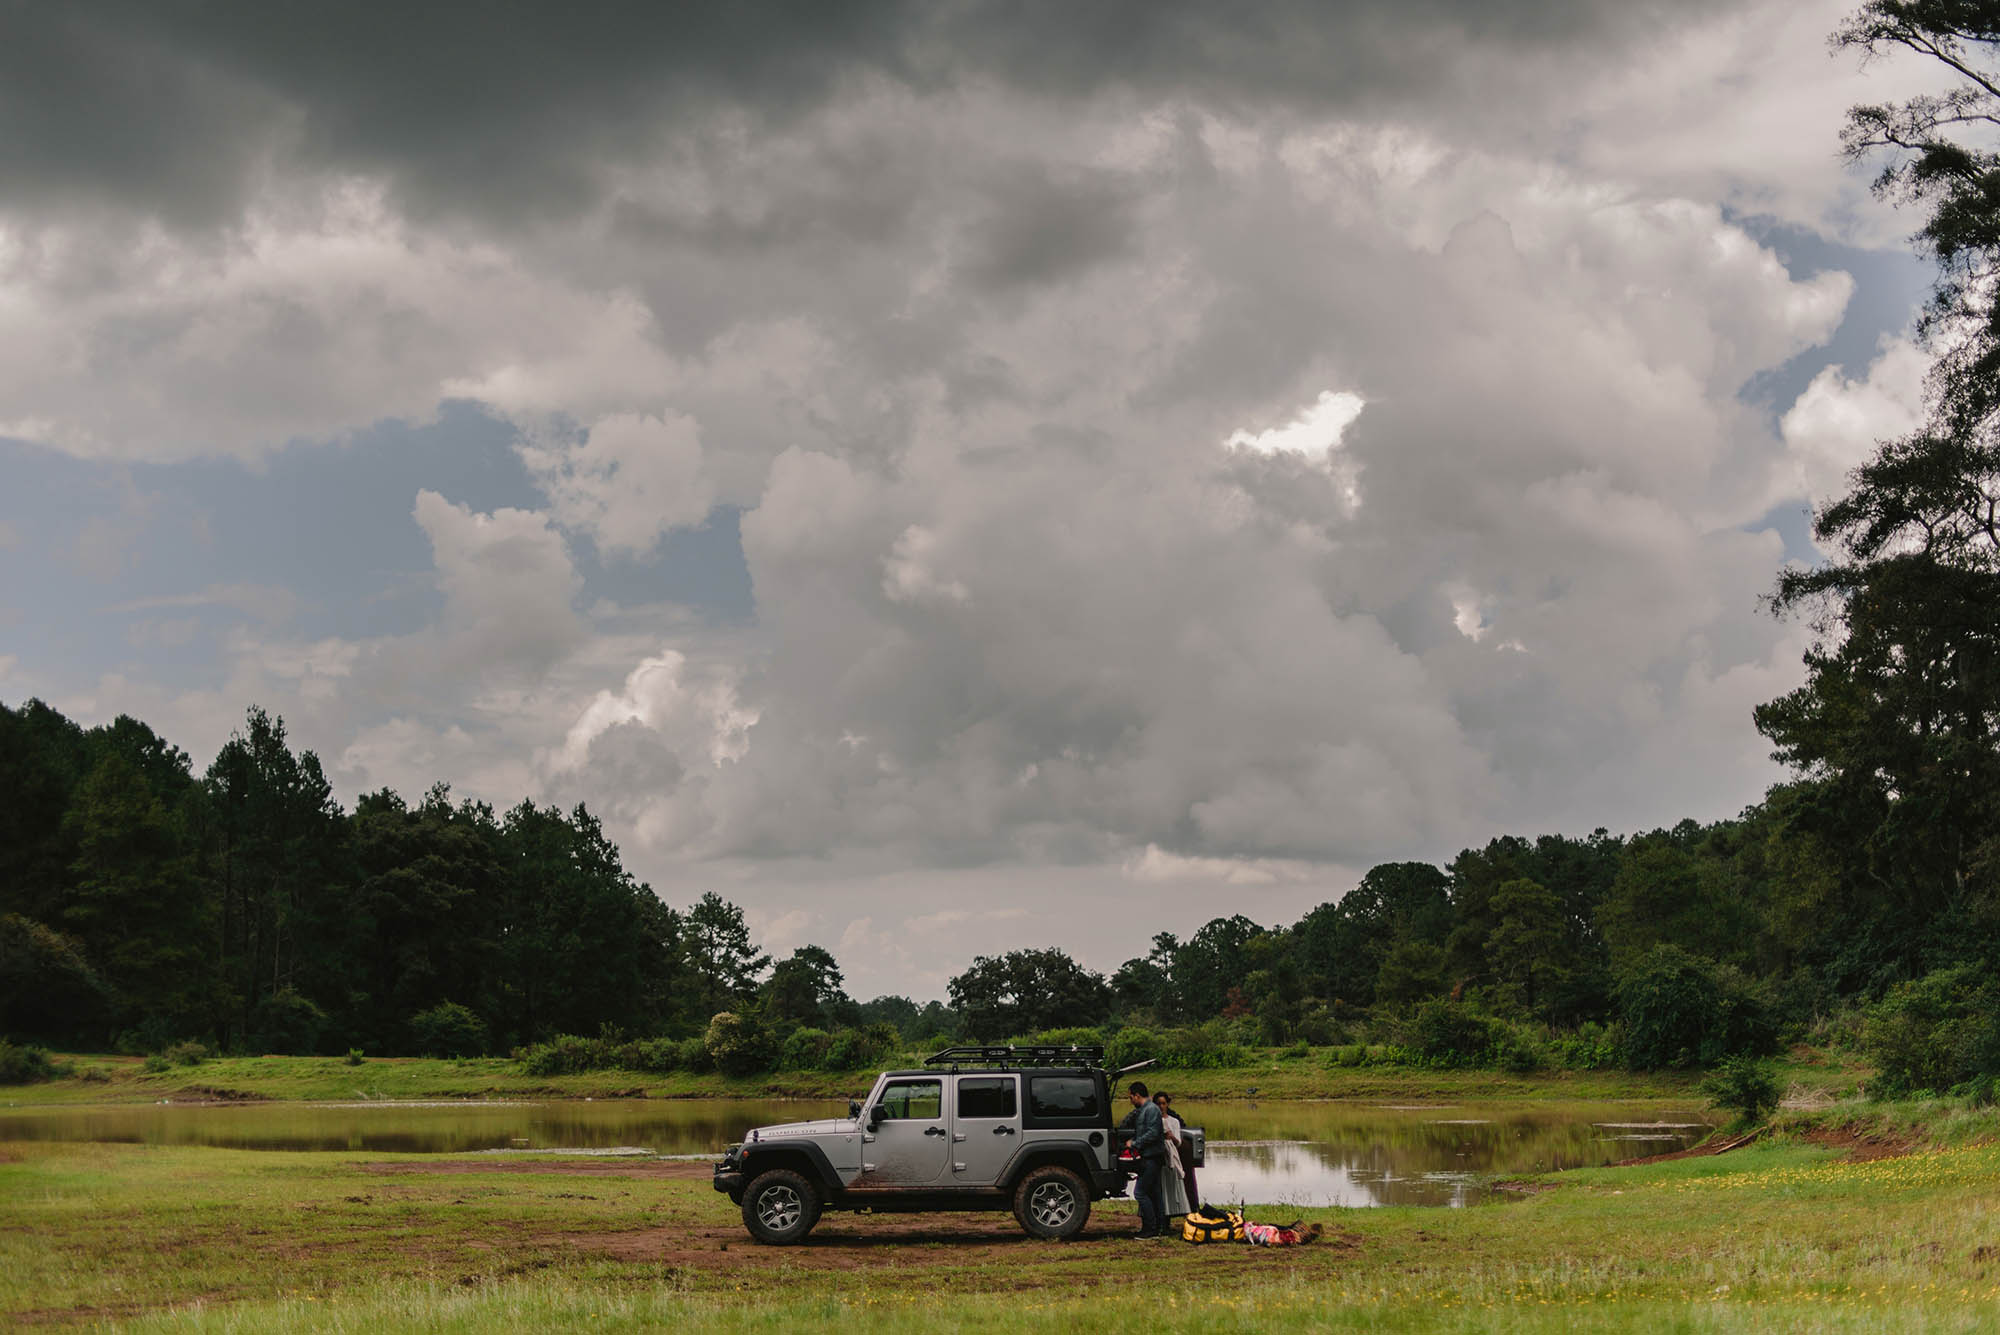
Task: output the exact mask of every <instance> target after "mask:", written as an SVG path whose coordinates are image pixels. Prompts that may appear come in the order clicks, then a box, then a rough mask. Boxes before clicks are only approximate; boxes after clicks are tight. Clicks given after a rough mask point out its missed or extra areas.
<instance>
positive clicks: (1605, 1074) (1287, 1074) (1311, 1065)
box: [0, 1052, 1860, 1106]
mask: <svg viewBox="0 0 2000 1335" xmlns="http://www.w3.org/2000/svg"><path fill="white" fill-rule="evenodd" d="M61 1060H62V1061H63V1062H64V1063H66V1064H67V1065H69V1066H70V1067H71V1068H73V1069H74V1070H75V1072H76V1074H75V1075H73V1076H71V1077H69V1078H67V1079H63V1080H50V1081H44V1082H41V1083H38V1084H32V1085H9V1086H4V1087H0V1106H6V1105H13V1106H30V1105H34V1104H63V1103H154V1102H158V1101H159V1100H160V1099H165V1098H171V1099H175V1100H202V1099H208V1100H230V1099H318V1100H349V1099H437V1098H522V1097H538V1098H585V1097H592V1098H615V1097H627V1098H635V1097H643V1098H655V1099H659V1098H715V1097H722V1096H734V1097H746V1098H758V1097H778V1098H845V1097H848V1096H850V1095H854V1094H861V1093H865V1092H867V1089H868V1087H869V1085H870V1084H872V1083H873V1081H874V1078H875V1072H874V1070H873V1069H870V1070H866V1071H854V1072H848V1073H839V1072H786V1073H780V1074H773V1075H764V1076H751V1077H747V1078H742V1079H731V1078H729V1077H727V1076H721V1075H713V1074H708V1075H692V1074H686V1073H675V1074H672V1075H659V1074H655V1073H648V1072H643V1071H592V1072H589V1073H586V1074H583V1075H566V1076H530V1075H527V1074H524V1073H523V1072H522V1070H521V1067H520V1065H519V1063H517V1062H513V1061H509V1060H507V1059H506V1058H502V1057H480V1058H471V1059H467V1060H463V1061H455V1060H449V1059H442V1058H428V1057H373V1058H368V1059H367V1060H365V1061H363V1062H362V1063H361V1064H360V1065H358V1066H355V1065H349V1064H348V1063H347V1061H346V1060H344V1059H342V1058H338V1057H221V1058H213V1059H210V1060H208V1061H205V1062H202V1063H201V1064H200V1065H198V1066H176V1067H173V1068H171V1069H170V1070H167V1071H162V1072H157V1073H153V1072H148V1071H146V1069H145V1067H144V1065H143V1063H142V1062H141V1061H140V1060H139V1059H138V1058H136V1057H115V1056H93V1055H88V1054H84V1055H76V1054H66V1055H63V1056H62V1057H61ZM1784 1078H1785V1080H1786V1081H1787V1082H1788V1083H1790V1084H1793V1085H1796V1086H1799V1087H1802V1088H1807V1089H1810V1090H1813V1091H1815V1092H1820V1093H1826V1094H1838V1093H1843V1092H1850V1091H1851V1090H1852V1089H1853V1088H1854V1087H1855V1085H1856V1084H1857V1082H1858V1080H1859V1078H1860V1075H1859V1074H1858V1073H1857V1072H1856V1071H1855V1070H1852V1069H1849V1068H1847V1067H1845V1066H1842V1065H1840V1064H1838V1063H1830V1062H1828V1061H1825V1060H1823V1059H1820V1058H1817V1057H1807V1058H1804V1059H1801V1060H1795V1061H1792V1062H1790V1063H1788V1064H1787V1066H1786V1069H1785V1072H1784ZM1172 1083H1173V1089H1174V1092H1175V1093H1177V1094H1180V1095H1183V1096H1184V1097H1186V1098H1190V1099H1213V1098H1242V1097H1246V1096H1249V1095H1250V1093H1251V1091H1253V1090H1254V1091H1256V1093H1255V1097H1259V1098H1267V1099H1334V1098H1338V1099H1354V1098H1396V1099H1406V1100H1421V1099H1443V1098H1457V1099H1481V1100H1491V1099H1509V1098H1521V1099H1541V1100H1546V1099H1671V1098H1682V1097H1686V1096H1688V1095H1689V1094H1690V1093H1691V1092H1692V1091H1693V1089H1694V1086H1695V1084H1696V1077H1694V1076H1692V1075H1689V1074H1687V1073H1684V1072H1671V1071H1669V1072H1634V1071H1619V1070H1610V1071H1545V1072H1538V1073H1535V1074H1531V1075H1515V1074H1509V1073H1507V1072H1502V1071H1467V1070H1438V1069H1429V1068H1422V1067H1408V1066H1360V1067H1345V1066H1332V1065H1329V1064H1328V1063H1327V1062H1326V1061H1325V1060H1324V1056H1323V1054H1321V1053H1314V1054H1312V1055H1309V1056H1305V1057H1291V1056H1283V1055H1280V1054H1278V1053H1276V1052H1272V1053H1269V1054H1265V1055H1263V1056H1261V1057H1260V1058H1259V1059H1258V1061H1257V1062H1256V1063H1255V1064H1254V1065H1251V1066H1243V1067H1236V1068H1232V1069H1229V1070H1214V1071H1175V1072H1173V1081H1172Z"/></svg>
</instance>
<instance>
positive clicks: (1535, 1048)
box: [1492, 1024, 1549, 1075]
mask: <svg viewBox="0 0 2000 1335" xmlns="http://www.w3.org/2000/svg"><path fill="white" fill-rule="evenodd" d="M1492 1057H1493V1064H1494V1065H1495V1066H1498V1067H1499V1068H1500V1069H1501V1070H1503V1071H1511V1072H1513V1073H1514V1074H1516V1075H1526V1074H1528V1073H1529V1072H1531V1071H1539V1070H1541V1069H1542V1068H1543V1067H1544V1066H1547V1065H1548V1064H1549V1059H1548V1051H1547V1049H1545V1048H1544V1047H1543V1046H1542V1041H1541V1038H1540V1036H1539V1035H1537V1034H1536V1033H1534V1032H1533V1031H1532V1030H1530V1029H1528V1028H1527V1027H1525V1026H1523V1025H1508V1024H1496V1025H1494V1026H1493V1048H1492Z"/></svg>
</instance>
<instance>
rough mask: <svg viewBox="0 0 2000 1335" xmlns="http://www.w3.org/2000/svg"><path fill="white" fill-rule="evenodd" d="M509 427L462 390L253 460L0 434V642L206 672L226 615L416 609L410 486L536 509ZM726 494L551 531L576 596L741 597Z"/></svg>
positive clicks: (86, 664) (70, 675)
mask: <svg viewBox="0 0 2000 1335" xmlns="http://www.w3.org/2000/svg"><path fill="white" fill-rule="evenodd" d="M514 442H515V435H514V431H513V428H512V427H510V426H509V425H508V424H506V423H505V422H502V421H499V420H496V419H495V418H493V417H491V416H489V415H487V414H486V413H484V412H483V411H481V410H480V409H479V408H478V407H477V406H476V405H472V404H463V403H457V404H448V405H445V406H444V407H443V408H442V409H441V410H440V412H439V414H438V417H437V420H436V421H434V422H431V423H427V424H421V425H414V426H413V425H408V424H405V423H400V422H384V423H380V424H378V425H376V426H373V427H370V428H368V429H366V430H362V431H358V432H356V433H354V434H353V435H352V436H351V437H350V438H349V439H347V440H345V441H343V442H340V443H337V444H323V443H322V444H309V443H298V444H293V445H290V446H287V447H285V448H283V449H280V450H278V451H275V452H274V453H272V454H270V455H268V456H266V457H265V458H263V459H261V460H259V461H258V462H256V463H254V464H245V463H241V462H238V461H235V460H220V459H218V460H199V461H193V462H185V463H174V464H137V463H124V462H113V461H102V460H79V459H75V458H72V457H70V456H67V455H64V454H60V453H57V452H55V451H51V450H47V449H43V448H40V447H38V446H34V445H29V444H26V443H23V442H20V441H11V440H4V439H0V654H7V655H13V656H15V657H16V658H17V659H18V660H19V662H20V667H21V668H23V669H26V670H27V672H28V673H29V674H30V675H31V676H32V678H33V679H34V680H35V681H37V682H38V683H52V684H53V683H70V684H77V683H81V682H87V681H94V680H96V678H97V677H98V676H99V675H101V674H102V673H104V672H108V671H116V670H120V669H122V668H126V667H133V668H134V669H135V670H136V668H137V665H138V664H141V663H143V665H144V666H143V672H144V674H145V676H146V677H147V678H148V679H150V680H152V681H155V682H157V683H159V684H161V685H166V686H175V685H192V684H196V683H199V682H203V681H207V680H211V679H212V674H213V672H214V670H215V667H216V663H217V650H218V646H219V644H220V643H221V641H222V637H224V636H225V635H226V634H227V633H228V631H229V629H230V628H231V627H232V626H236V625H240V624H244V623H245V622H252V623H254V622H273V623H277V624H279V625H282V627H283V633H285V634H286V635H288V636H296V637H299V638H304V639H319V638H326V637H337V638H342V639H364V638H372V637H376V636H384V635H395V634H402V633H407V632H410V631H413V630H416V629H418V628H419V627H421V626H423V625H426V624H428V623H429V622H431V621H432V620H433V619H434V618H435V617H436V615H437V612H438V609H439V606H440V598H439V595H438V593H437V590H436V587H435V583H434V580H433V565H432V558H431V550H430V544H429V540H428V539H427V538H426V537H425V535H424V532H423V530H422V529H421V528H420V527H419V526H418V525H417V523H416V520H415V519H414V518H413V517H412V515H411V508H412V506H413V504H414V503H415V499H416V495H417V493H418V492H419V491H420V490H423V489H426V488H428V489H429V490H432V491H435V492H437V493H439V494H440V495H442V496H444V497H446V498H447V499H448V500H450V501H452V502H454V503H456V504H459V505H464V506H468V507H470V508H471V509H473V510H475V511H480V512H490V511H492V510H495V509H500V508H503V507H515V508H520V509H530V510H532V509H539V508H541V506H542V505H543V503H544V498H543V497H542V495H541V494H540V492H539V491H538V490H537V489H536V488H535V486H534V484H533V482H532V481H531V479H530V478H529V476H528V474H527V471H526V470H525V469H524V468H523V467H522V465H521V461H520V458H519V456H518V455H517V454H516V452H515V450H514ZM737 521H738V512H737V511H736V510H734V509H733V508H722V509H718V510H717V511H716V512H715V513H714V514H713V515H712V516H711V517H710V518H709V520H708V522H707V523H706V524H704V525H702V526H701V527H699V528H697V529H692V530H679V531H676V532H674V533H671V534H669V535H667V537H666V538H665V539H664V540H663V541H662V542H661V544H660V545H659V546H658V547H657V548H656V549H655V550H654V551H653V552H652V553H650V554H649V555H647V556H645V557H642V558H638V559H633V560H626V559H621V560H617V561H613V562H604V561H601V560H600V559H599V558H598V556H597V553H596V551H595V549H594V548H593V547H592V545H591V544H590V543H589V542H588V540H587V539H582V538H578V537H576V536H574V535H572V537H571V547H572V551H573V557H574V560H575V564H576V567H577V571H578V574H579V575H580V576H581V578H582V583H583V588H582V592H581V593H580V595H579V598H578V605H579V606H580V607H589V606H591V605H592V604H594V603H596V602H598V601H599V600H601V599H609V600H610V601H612V602H615V603H618V604H620V605H628V606H629V605H642V604H647V603H657V602H673V603H678V604H681V605H684V606H687V607H691V608H694V609H697V610H698V611H699V612H700V613H702V614H703V615H706V616H709V617H713V618H716V619H718V620H724V621H741V620H746V619H748V618H749V616H750V615H751V611H752V603H751V592H750V577H749V572H748V569H747V567H746V566H745V564H744V559H743V549H742V542H741V538H740V534H739V529H738V522H737Z"/></svg>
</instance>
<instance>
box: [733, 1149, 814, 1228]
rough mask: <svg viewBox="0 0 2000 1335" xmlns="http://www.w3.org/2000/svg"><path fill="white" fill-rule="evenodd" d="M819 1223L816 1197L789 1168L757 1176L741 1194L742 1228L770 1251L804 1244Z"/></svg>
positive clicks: (806, 1184) (810, 1185) (809, 1184)
mask: <svg viewBox="0 0 2000 1335" xmlns="http://www.w3.org/2000/svg"><path fill="white" fill-rule="evenodd" d="M818 1222H819V1193H818V1192H817V1191H814V1190H813V1185H812V1183H810V1182H808V1181H806V1179H805V1178H804V1177H803V1176H801V1175H800V1174H798V1173H794V1172H793V1171H792V1170H791V1169H789V1168H773V1169H772V1170H771V1171H770V1172H768V1173H759V1174H758V1175H757V1176H756V1178H755V1179H753V1180H752V1181H751V1183H750V1185H749V1186H748V1187H747V1188H745V1189H744V1192H743V1226H744V1227H745V1228H747V1229H749V1230H750V1236H751V1237H753V1238H755V1239H757V1241H759V1242H762V1243H768V1244H769V1245H771V1246H773V1247H788V1246H790V1245H791V1244H793V1243H795V1242H803V1241H805V1236H806V1234H808V1233H810V1232H812V1227H813V1225H814V1224H816V1223H818Z"/></svg>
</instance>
